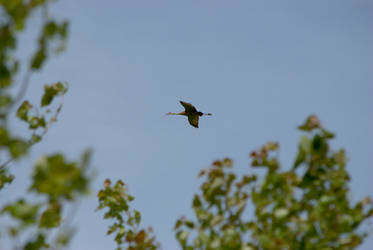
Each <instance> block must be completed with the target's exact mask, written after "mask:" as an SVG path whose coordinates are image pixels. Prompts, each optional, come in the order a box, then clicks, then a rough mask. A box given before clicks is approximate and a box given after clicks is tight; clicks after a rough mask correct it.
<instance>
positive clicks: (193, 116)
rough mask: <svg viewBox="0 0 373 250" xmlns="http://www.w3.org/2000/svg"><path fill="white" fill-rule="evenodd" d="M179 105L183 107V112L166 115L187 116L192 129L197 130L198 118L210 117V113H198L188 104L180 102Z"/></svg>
mask: <svg viewBox="0 0 373 250" xmlns="http://www.w3.org/2000/svg"><path fill="white" fill-rule="evenodd" d="M180 103H181V105H183V107H184V109H185V111H183V112H180V113H172V112H170V113H167V115H185V116H188V121H189V123H190V125H192V126H193V127H196V128H198V119H199V117H200V116H203V115H212V114H211V113H206V114H204V113H202V112H199V111H197V109H196V108H195V107H194V106H193V105H192V104H190V103H187V102H183V101H180Z"/></svg>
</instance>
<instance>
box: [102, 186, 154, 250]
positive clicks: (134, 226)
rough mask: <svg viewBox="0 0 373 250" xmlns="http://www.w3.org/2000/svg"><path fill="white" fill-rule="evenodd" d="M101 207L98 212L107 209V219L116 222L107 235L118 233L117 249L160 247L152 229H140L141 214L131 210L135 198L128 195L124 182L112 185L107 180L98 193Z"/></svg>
mask: <svg viewBox="0 0 373 250" xmlns="http://www.w3.org/2000/svg"><path fill="white" fill-rule="evenodd" d="M97 196H98V200H99V206H98V208H97V210H101V209H105V208H107V209H108V211H107V212H106V213H105V215H104V218H105V219H111V220H114V221H115V222H114V223H113V224H112V225H111V226H110V227H109V230H108V231H107V234H108V235H110V234H112V233H116V235H115V241H116V243H117V246H118V247H117V249H123V245H126V248H125V249H129V250H148V249H149V250H151V249H157V248H158V247H159V246H158V244H157V243H156V241H155V237H154V236H153V233H152V232H153V230H152V229H151V228H149V229H147V230H145V229H140V228H139V226H140V222H141V214H140V212H139V211H137V210H135V209H131V208H130V204H129V203H130V202H131V201H133V199H134V198H133V196H131V195H130V194H128V190H127V187H126V185H125V184H124V183H123V182H122V181H120V180H119V181H117V182H116V183H115V185H113V186H112V185H111V181H110V180H109V179H106V181H105V182H104V188H103V189H101V190H100V191H99V192H98V195H97Z"/></svg>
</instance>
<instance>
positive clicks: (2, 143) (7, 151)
mask: <svg viewBox="0 0 373 250" xmlns="http://www.w3.org/2000/svg"><path fill="white" fill-rule="evenodd" d="M50 2H52V1H50V0H26V1H24V0H12V1H9V0H0V12H1V21H0V154H1V156H2V157H1V158H0V191H3V189H4V187H5V186H6V185H7V184H8V185H9V184H10V183H11V182H12V181H13V179H14V178H15V177H14V176H13V175H12V174H11V173H10V169H9V168H10V164H11V163H12V162H13V161H14V160H18V159H22V158H23V157H24V156H25V155H26V154H27V153H28V152H29V150H30V148H31V146H33V145H34V144H35V143H37V142H39V141H41V140H42V139H43V136H44V135H45V134H46V133H47V131H48V129H49V128H50V126H51V125H52V124H53V123H54V122H55V121H56V120H57V117H58V115H59V113H60V111H61V108H62V106H63V97H64V95H65V93H66V92H67V84H66V83H62V82H56V83H52V84H45V86H44V94H43V96H42V97H41V101H40V105H34V104H31V103H30V102H29V101H27V100H24V101H23V100H22V99H23V96H24V94H25V93H26V90H27V87H28V84H29V81H30V78H31V76H32V74H33V73H34V72H37V71H40V70H41V69H42V67H43V66H44V65H45V63H46V61H47V59H48V58H50V57H51V56H52V55H53V54H57V53H60V52H62V51H63V50H64V48H65V46H66V39H67V33H68V22H67V21H66V20H62V21H58V20H56V19H53V18H52V17H51V16H50V15H49V13H48V8H47V6H48V4H50ZM33 13H36V14H41V15H42V18H43V23H42V26H41V29H40V35H39V38H38V43H37V50H36V51H35V52H34V53H33V56H32V57H31V60H30V61H29V62H23V61H24V60H21V59H18V58H16V56H15V55H16V50H17V49H18V48H19V34H20V33H21V32H22V31H24V30H25V28H26V24H27V21H28V19H29V18H30V17H31V15H32V14H33ZM23 63H24V65H23ZM21 66H23V68H22V67H21ZM21 73H23V74H22V76H21ZM19 79H22V81H20V82H18V81H19ZM16 89H18V92H15V91H14V90H16ZM56 98H58V99H59V101H60V102H59V104H58V105H57V106H56V107H53V106H52V105H53V101H54V100H55V99H56ZM21 101H23V102H22V103H21V104H20V105H19V103H20V102H21ZM17 105H19V107H18V109H17V111H16V116H17V117H18V118H19V119H20V120H21V121H23V122H25V123H26V124H27V126H28V129H29V131H30V137H29V138H28V139H25V138H21V137H19V136H15V135H14V132H13V131H12V130H11V129H10V128H9V126H8V123H9V119H10V118H12V117H13V116H12V115H13V112H12V111H13V109H14V107H15V106H17ZM89 158H90V153H89V151H87V152H86V153H84V154H83V156H82V159H81V160H80V161H68V160H66V157H65V156H64V155H63V154H51V155H45V156H42V157H40V159H39V161H38V162H37V163H36V164H35V166H34V169H33V175H32V183H31V184H30V187H29V189H28V190H29V192H31V193H33V197H35V196H37V197H38V198H37V199H36V200H38V202H34V203H31V202H29V201H27V199H26V198H20V199H18V200H16V201H14V202H12V203H9V204H5V205H2V208H0V213H1V214H2V215H4V216H5V215H7V216H8V217H9V218H10V219H11V221H12V223H11V225H9V226H8V227H7V229H8V232H9V235H10V236H11V237H12V238H13V239H14V241H13V242H14V243H15V244H14V248H16V249H19V248H22V249H30V250H31V249H42V248H61V247H64V246H66V245H67V244H68V243H69V241H70V239H71V236H72V232H73V231H72V228H71V227H70V225H69V223H68V222H69V220H67V219H71V215H72V214H68V215H67V216H68V217H69V218H64V216H66V213H65V211H66V209H67V208H68V207H70V208H71V209H72V210H71V211H74V210H75V207H74V205H73V202H75V201H77V200H79V199H80V198H81V197H82V196H83V195H86V194H87V193H88V191H89V182H90V179H91V177H90V176H88V174H87V167H88V163H89ZM34 200H35V198H34ZM2 224H3V223H2ZM4 229H6V227H5V226H3V227H2V228H1V230H4Z"/></svg>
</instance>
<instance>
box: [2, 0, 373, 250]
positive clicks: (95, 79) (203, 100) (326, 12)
mask: <svg viewBox="0 0 373 250" xmlns="http://www.w3.org/2000/svg"><path fill="white" fill-rule="evenodd" d="M51 11H52V13H53V14H54V15H57V16H58V17H61V18H63V17H66V18H68V19H70V21H71V32H70V39H69V44H68V50H67V52H66V53H64V54H62V55H61V56H58V57H57V58H54V59H52V60H50V61H49V62H48V64H47V66H46V67H45V69H44V71H43V73H42V74H38V75H34V76H33V79H32V82H31V87H30V91H29V93H28V95H27V98H29V99H31V100H35V101H36V100H38V99H39V97H40V95H41V92H42V88H43V85H44V84H45V83H53V82H55V81H58V80H66V81H67V82H69V84H70V89H69V92H68V94H67V96H66V98H65V106H64V107H63V111H62V114H61V116H60V117H59V120H58V122H57V123H56V124H55V125H54V126H53V128H52V129H51V130H50V132H49V133H48V135H47V137H46V139H45V140H44V141H43V142H42V143H40V144H38V145H36V146H35V147H34V148H33V150H32V153H31V155H30V156H29V157H28V159H27V160H26V161H24V162H22V164H21V165H18V166H17V165H15V166H17V168H16V167H15V166H14V168H13V171H14V173H15V174H16V176H17V179H16V181H15V182H14V183H13V185H12V186H10V187H9V188H8V191H9V192H12V193H13V194H14V196H12V197H11V198H12V199H16V198H17V197H18V195H20V194H22V193H23V192H24V191H25V189H26V186H25V183H27V180H28V177H29V174H30V173H29V171H28V170H29V169H30V168H31V163H33V162H35V161H36V159H37V157H39V156H40V155H41V154H42V153H51V152H55V151H63V152H66V154H67V155H68V156H69V158H70V159H76V158H77V157H78V156H79V154H80V153H81V152H82V151H83V149H85V148H86V147H92V148H93V150H94V157H93V167H94V168H95V169H96V173H97V174H96V179H95V181H94V184H93V190H94V191H93V194H92V196H91V197H89V198H87V199H86V200H84V201H83V202H82V203H81V205H80V208H79V212H78V214H77V216H76V217H75V220H74V221H75V224H76V225H78V232H77V234H76V235H75V237H74V240H73V242H72V244H71V249H75V250H82V249H92V250H94V249H97V250H101V249H113V248H114V246H115V244H114V241H113V239H112V237H107V236H106V235H105V233H106V230H107V225H108V223H106V222H104V221H103V213H101V212H95V209H96V207H97V204H98V203H97V198H96V196H95V194H96V192H97V191H98V189H99V188H100V187H101V184H102V183H103V181H104V179H105V178H107V177H109V178H111V179H112V180H113V181H115V180H117V179H119V178H120V179H122V180H123V181H124V182H125V183H127V184H128V185H129V189H130V192H131V193H132V194H133V195H134V196H135V197H136V200H135V202H134V206H135V208H136V209H138V210H140V211H141V212H142V215H143V225H144V226H150V225H151V226H152V227H153V228H154V230H155V233H156V235H157V238H158V240H159V241H160V242H161V244H162V246H163V249H165V250H173V249H179V247H178V245H177V242H176V240H175V237H174V233H173V232H172V228H173V226H174V222H175V221H176V219H177V218H178V217H179V216H181V215H191V209H190V208H191V200H192V197H193V194H194V193H195V192H197V191H198V189H199V184H200V182H199V181H198V180H197V174H198V173H199V171H200V170H201V169H202V168H205V167H208V166H209V165H210V163H211V162H212V161H214V160H216V159H219V158H223V157H226V156H229V157H231V158H232V159H233V160H234V161H235V163H236V168H237V170H238V171H240V172H246V171H249V172H251V171H252V169H250V168H249V158H248V154H249V153H250V151H251V150H254V149H256V148H257V147H259V146H260V145H262V144H263V143H265V142H266V141H268V140H272V141H279V142H280V145H281V156H280V158H281V162H282V164H283V167H284V168H285V169H286V168H287V167H288V166H290V164H291V163H292V161H293V160H294V157H295V153H296V149H297V141H298V139H299V136H300V133H299V132H298V131H297V130H296V126H297V125H299V124H300V123H302V122H303V121H304V119H305V118H306V117H307V116H308V115H309V114H312V113H314V114H317V115H318V116H319V117H320V119H321V121H322V123H323V124H324V126H325V127H326V128H328V129H330V130H332V131H334V132H335V133H336V135H337V138H336V139H335V140H334V141H333V147H334V148H335V149H338V148H340V147H344V148H346V150H347V152H348V156H349V163H348V170H349V171H350V173H351V177H352V183H351V187H352V190H351V198H352V199H353V200H354V201H357V200H358V199H361V198H363V197H365V196H366V195H371V196H372V193H373V192H372V190H373V185H372V177H373V168H372V160H371V156H372V155H373V132H372V128H373V98H372V94H373V71H372V69H373V32H372V27H373V1H372V0H328V1H325V0H312V1H295V0H294V1H287V0H282V1H278V0H272V1H259V0H255V1H254V0H253V1H247V0H245V1H243V0H242V1H240V0H237V1H227V0H225V1H223V0H214V1H212V0H205V1H201V0H188V1H175V0H172V1H171V0H168V1H166V0H159V1H128V0H112V1H98V0H80V1H76V0H63V1H59V3H57V4H54V5H53V8H52V9H51ZM39 22H40V21H38V20H37V19H36V18H35V19H33V20H32V23H30V24H29V26H28V32H27V35H25V36H24V39H25V40H24V42H23V45H24V46H25V47H24V48H25V49H22V50H21V51H20V54H21V55H22V56H23V55H24V56H28V55H29V54H30V52H29V51H28V49H32V48H34V43H32V42H31V41H33V40H32V38H33V37H34V36H35V34H37V32H38V30H37V29H36V27H38V25H37V24H38V23H39ZM179 100H184V101H187V102H191V103H193V104H195V106H196V107H197V108H198V109H200V110H202V111H204V112H211V113H213V116H211V117H203V118H202V119H201V120H200V128H199V129H196V128H193V127H191V126H190V125H189V124H188V123H187V120H186V118H185V117H173V116H172V117H169V116H166V115H165V114H166V113H167V112H178V111H182V107H181V106H180V104H179ZM18 127H19V128H20V129H21V128H23V127H22V126H20V125H19V126H18ZM18 127H17V128H18ZM372 237H373V236H370V238H369V239H368V240H367V241H366V243H365V244H364V245H363V246H362V247H361V248H360V249H364V250H369V249H372V246H373V238H372ZM369 246H370V247H369Z"/></svg>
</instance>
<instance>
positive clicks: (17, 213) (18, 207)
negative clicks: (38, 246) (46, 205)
mask: <svg viewBox="0 0 373 250" xmlns="http://www.w3.org/2000/svg"><path fill="white" fill-rule="evenodd" d="M38 210H39V205H38V204H36V205H31V204H29V203H27V202H26V201H25V200H23V199H20V200H18V201H16V202H15V203H13V204H10V205H6V206H5V207H4V208H3V210H2V211H1V213H8V214H9V215H11V216H12V217H13V218H15V219H17V220H19V221H21V222H22V223H23V224H24V225H30V224H33V223H34V222H35V221H36V219H37V213H38Z"/></svg>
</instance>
